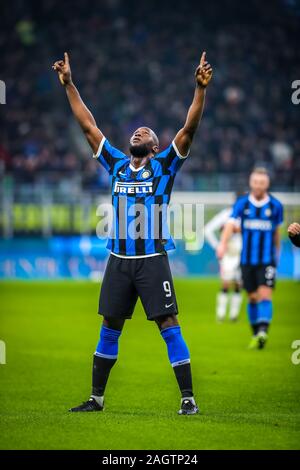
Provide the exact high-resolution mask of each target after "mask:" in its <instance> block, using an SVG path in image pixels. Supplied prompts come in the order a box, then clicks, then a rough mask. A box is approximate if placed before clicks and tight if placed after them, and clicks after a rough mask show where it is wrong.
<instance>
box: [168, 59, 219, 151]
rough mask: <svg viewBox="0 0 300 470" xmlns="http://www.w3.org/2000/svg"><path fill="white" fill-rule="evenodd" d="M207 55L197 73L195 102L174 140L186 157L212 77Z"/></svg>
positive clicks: (201, 60) (201, 61)
mask: <svg viewBox="0 0 300 470" xmlns="http://www.w3.org/2000/svg"><path fill="white" fill-rule="evenodd" d="M205 55H206V52H203V53H202V56H201V59H200V64H199V65H198V67H197V68H196V71H195V78H196V89H195V93H194V98H193V102H192V104H191V106H190V108H189V110H188V114H187V117H186V121H185V124H184V126H183V128H182V129H180V131H179V132H178V133H177V135H176V137H175V139H174V142H175V145H176V147H177V149H178V150H179V153H180V154H181V155H182V156H186V155H187V154H188V152H189V150H190V147H191V144H192V140H193V137H194V134H195V132H196V130H197V127H198V125H199V122H200V120H201V116H202V112H203V108H204V102H205V93H206V87H207V85H208V83H209V82H210V80H211V77H212V68H211V65H210V64H209V63H208V62H207V61H206V57H205Z"/></svg>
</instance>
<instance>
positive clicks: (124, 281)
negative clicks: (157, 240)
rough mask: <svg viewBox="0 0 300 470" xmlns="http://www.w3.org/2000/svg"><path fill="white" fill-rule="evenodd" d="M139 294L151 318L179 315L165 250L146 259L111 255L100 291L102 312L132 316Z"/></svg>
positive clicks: (107, 315) (100, 310)
mask: <svg viewBox="0 0 300 470" xmlns="http://www.w3.org/2000/svg"><path fill="white" fill-rule="evenodd" d="M138 297H140V299H141V301H142V304H143V307H144V310H145V312H146V315H147V319H148V320H153V319H154V318H156V317H159V316H163V315H177V314H178V310H177V302H176V296H175V291H174V285H173V279H172V274H171V270H170V265H169V260H168V256H167V254H166V253H164V254H162V255H158V256H151V257H147V258H119V257H117V256H114V255H112V254H111V255H110V257H109V259H108V262H107V266H106V269H105V273H104V278H103V282H102V287H101V292H100V299H99V310H98V312H99V314H100V315H103V316H104V317H107V318H109V317H113V318H124V319H125V318H131V317H132V314H133V310H134V307H135V304H136V302H137V299H138Z"/></svg>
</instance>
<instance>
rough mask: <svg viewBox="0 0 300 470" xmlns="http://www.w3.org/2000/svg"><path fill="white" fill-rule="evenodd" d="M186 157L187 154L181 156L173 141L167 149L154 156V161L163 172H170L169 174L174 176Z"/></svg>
mask: <svg viewBox="0 0 300 470" xmlns="http://www.w3.org/2000/svg"><path fill="white" fill-rule="evenodd" d="M188 155H189V153H188V154H187V155H181V154H180V152H179V150H178V148H177V146H176V144H175V142H174V140H173V142H172V143H171V144H170V145H169V147H167V148H166V149H165V150H164V151H163V152H160V153H158V154H157V155H156V157H155V159H156V160H158V161H159V162H160V164H161V165H162V168H163V171H164V172H166V171H168V172H171V174H176V173H177V171H178V170H180V168H181V167H182V165H183V163H184V162H185V160H186V159H187V157H188Z"/></svg>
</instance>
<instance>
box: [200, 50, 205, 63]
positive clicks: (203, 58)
mask: <svg viewBox="0 0 300 470" xmlns="http://www.w3.org/2000/svg"><path fill="white" fill-rule="evenodd" d="M205 56H206V52H205V51H204V52H202V55H201V59H200V66H201V67H202V66H203V65H204V62H205Z"/></svg>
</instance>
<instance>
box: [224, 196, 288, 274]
mask: <svg viewBox="0 0 300 470" xmlns="http://www.w3.org/2000/svg"><path fill="white" fill-rule="evenodd" d="M231 218H232V219H234V220H236V219H240V221H241V230H242V238H243V248H242V252H241V264H243V265H244V264H250V265H259V264H272V265H276V246H275V239H274V235H275V230H276V228H277V226H278V225H280V224H281V223H282V222H283V206H282V204H281V202H280V201H278V199H276V198H275V197H274V196H272V195H271V194H268V196H267V197H266V198H265V199H263V200H262V201H257V200H256V199H255V198H254V197H253V196H252V195H250V194H246V195H244V196H241V197H240V198H239V199H238V200H237V201H236V203H235V205H234V206H233V210H232V214H231Z"/></svg>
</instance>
